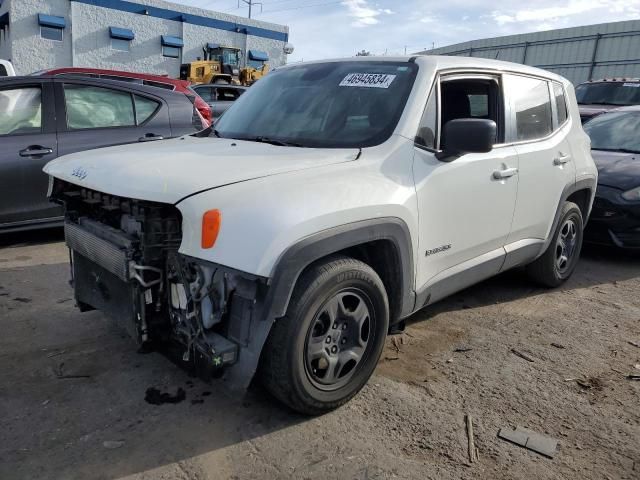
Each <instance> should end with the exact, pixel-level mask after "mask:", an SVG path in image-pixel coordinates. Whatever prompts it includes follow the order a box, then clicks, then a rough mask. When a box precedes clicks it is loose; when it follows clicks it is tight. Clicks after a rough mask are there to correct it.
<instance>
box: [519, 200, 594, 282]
mask: <svg viewBox="0 0 640 480" xmlns="http://www.w3.org/2000/svg"><path fill="white" fill-rule="evenodd" d="M582 238H583V221H582V213H581V212H580V208H579V207H578V206H577V205H576V204H575V203H572V202H566V203H565V204H564V206H563V208H562V212H561V214H560V221H559V222H558V226H557V227H556V230H555V232H553V237H552V238H551V243H550V244H549V246H548V247H547V250H546V251H545V252H544V253H543V254H542V256H541V257H540V258H538V259H537V260H535V261H534V262H533V263H531V264H530V265H528V266H527V273H528V274H529V275H530V276H531V277H532V278H533V279H534V280H535V281H536V282H538V283H540V284H542V285H544V286H546V287H557V286H559V285H561V284H562V283H564V282H565V281H566V280H567V279H568V278H569V277H570V276H571V274H572V273H573V271H574V270H575V268H576V265H577V264H578V258H579V257H580V250H581V249H582Z"/></svg>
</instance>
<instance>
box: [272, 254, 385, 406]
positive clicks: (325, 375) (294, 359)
mask: <svg viewBox="0 0 640 480" xmlns="http://www.w3.org/2000/svg"><path fill="white" fill-rule="evenodd" d="M388 328H389V304H388V299H387V294H386V291H385V289H384V285H383V283H382V280H381V279H380V277H379V276H378V275H377V274H376V272H375V271H374V270H373V269H372V268H371V267H369V266H368V265H367V264H365V263H363V262H360V261H358V260H355V259H352V258H347V257H334V258H333V259H330V260H329V261H327V262H324V263H317V264H315V265H313V266H311V267H310V268H309V269H308V270H307V271H306V272H304V274H303V275H302V276H301V278H300V279H299V281H298V284H297V285H296V288H295V290H294V293H293V295H292V297H291V301H290V303H289V307H288V309H287V314H286V315H285V316H284V317H282V318H280V319H278V320H277V321H276V323H275V325H274V326H273V328H272V330H271V332H270V334H269V338H268V340H267V343H266V345H265V349H264V351H263V354H262V360H261V363H260V378H261V380H262V383H263V384H264V385H265V386H266V388H267V389H268V390H269V391H270V392H271V393H272V394H273V395H274V396H275V397H276V398H278V399H279V400H280V401H282V402H284V403H285V404H287V405H288V406H289V407H291V408H292V409H294V410H296V411H298V412H300V413H304V414H308V415H318V414H321V413H324V412H327V411H329V410H332V409H334V408H337V407H339V406H340V405H343V404H344V403H346V402H347V401H349V400H350V399H351V398H352V397H353V396H354V395H355V394H356V393H358V391H359V390H360V389H361V388H362V387H363V386H364V384H365V383H366V382H367V380H368V379H369V377H370V376H371V374H372V373H373V370H374V369H375V367H376V364H377V362H378V359H379V358H380V354H381V353H382V349H383V347H384V340H385V336H386V333H387V330H388Z"/></svg>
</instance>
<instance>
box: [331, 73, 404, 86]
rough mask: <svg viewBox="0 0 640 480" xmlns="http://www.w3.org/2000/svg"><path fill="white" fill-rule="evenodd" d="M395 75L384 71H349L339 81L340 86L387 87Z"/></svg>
mask: <svg viewBox="0 0 640 480" xmlns="http://www.w3.org/2000/svg"><path fill="white" fill-rule="evenodd" d="M395 78H396V76H395V75H387V74H386V73H350V74H349V75H347V76H346V77H344V78H343V79H342V81H341V82H340V86H341V87H370V88H389V85H391V82H393V80H394V79H395Z"/></svg>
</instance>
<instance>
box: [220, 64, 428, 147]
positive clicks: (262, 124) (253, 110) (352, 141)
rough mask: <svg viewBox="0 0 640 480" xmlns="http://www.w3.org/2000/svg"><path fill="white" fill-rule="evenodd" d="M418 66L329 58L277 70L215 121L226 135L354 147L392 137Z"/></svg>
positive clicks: (365, 145)
mask: <svg viewBox="0 0 640 480" xmlns="http://www.w3.org/2000/svg"><path fill="white" fill-rule="evenodd" d="M417 70H418V67H417V65H416V64H414V63H408V62H402V63H400V62H398V63H395V62H393V63H392V62H331V63H319V64H311V65H300V66H296V67H290V68H285V69H282V70H276V71H274V72H272V73H270V74H269V75H267V76H266V77H265V78H263V79H262V80H260V81H259V82H257V83H256V84H255V85H253V86H252V87H251V88H250V89H248V90H247V93H245V94H244V95H242V96H241V97H240V98H239V99H238V100H237V101H236V102H235V103H234V104H233V106H232V107H231V108H229V110H227V112H226V113H225V115H224V116H223V117H222V118H221V119H220V120H219V122H218V123H217V124H216V133H217V134H219V135H220V136H222V137H229V138H237V139H243V140H256V141H267V139H268V140H277V141H278V142H280V143H290V144H297V145H299V146H304V147H324V148H351V147H370V146H373V145H379V144H380V143H382V142H384V141H385V140H386V139H387V138H389V137H390V136H391V134H392V133H393V130H394V129H395V126H396V124H397V123H398V120H399V119H400V116H401V115H402V111H403V110H404V106H405V103H406V101H407V98H408V96H409V93H410V91H411V87H412V86H413V82H414V79H415V76H416V72H417Z"/></svg>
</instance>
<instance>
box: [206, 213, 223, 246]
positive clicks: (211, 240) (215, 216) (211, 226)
mask: <svg viewBox="0 0 640 480" xmlns="http://www.w3.org/2000/svg"><path fill="white" fill-rule="evenodd" d="M220 222H222V214H221V213H220V210H218V209H215V210H207V211H206V212H204V215H202V244H201V245H202V248H211V247H213V245H214V244H215V243H216V239H217V238H218V233H219V232H220Z"/></svg>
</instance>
